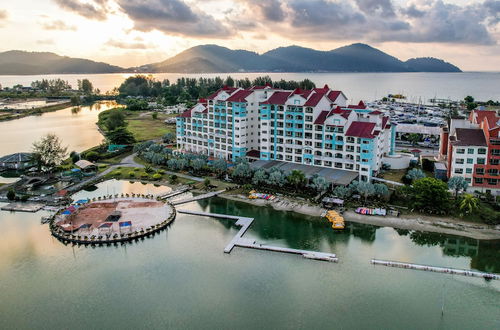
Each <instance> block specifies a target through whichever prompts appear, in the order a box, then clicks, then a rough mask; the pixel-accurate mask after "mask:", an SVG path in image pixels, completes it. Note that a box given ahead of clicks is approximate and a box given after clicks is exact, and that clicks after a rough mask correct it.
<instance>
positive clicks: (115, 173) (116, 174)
mask: <svg viewBox="0 0 500 330" xmlns="http://www.w3.org/2000/svg"><path fill="white" fill-rule="evenodd" d="M121 175H122V171H118V170H116V171H114V172H113V176H121Z"/></svg>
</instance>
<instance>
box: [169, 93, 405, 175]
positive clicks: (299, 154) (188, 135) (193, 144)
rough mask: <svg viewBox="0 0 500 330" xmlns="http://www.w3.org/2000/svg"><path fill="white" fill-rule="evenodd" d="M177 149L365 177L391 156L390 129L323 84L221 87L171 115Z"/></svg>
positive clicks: (373, 114)
mask: <svg viewBox="0 0 500 330" xmlns="http://www.w3.org/2000/svg"><path fill="white" fill-rule="evenodd" d="M176 124H177V145H178V148H179V149H180V150H182V151H184V152H192V153H203V154H207V155H209V156H211V157H218V158H223V159H226V160H228V161H235V160H237V159H238V158H248V159H249V160H261V161H281V162H287V163H294V164H302V165H307V166H315V167H323V168H330V169H338V170H346V171H350V172H355V173H357V174H358V176H359V178H360V179H361V180H370V178H371V177H372V176H373V175H376V174H377V173H378V171H379V170H380V168H381V166H382V160H383V157H384V156H385V155H388V154H393V153H394V147H395V135H396V134H395V133H396V130H395V126H394V125H392V124H391V123H390V121H389V117H387V116H384V114H383V113H381V112H379V111H371V110H369V109H367V108H366V107H365V105H364V104H363V102H360V103H359V104H358V105H347V98H346V96H345V95H344V93H342V92H341V91H335V90H331V89H330V88H329V87H328V86H327V85H325V86H324V87H323V88H315V89H312V90H301V89H296V90H281V89H276V88H272V87H270V86H254V87H252V88H249V89H242V88H233V87H224V88H222V89H220V90H218V91H217V92H215V93H214V94H212V95H210V96H209V97H208V98H207V99H201V100H200V101H199V103H198V104H196V105H195V106H194V107H192V108H191V109H189V110H187V111H185V112H184V113H182V114H181V115H180V116H179V117H177V123H176Z"/></svg>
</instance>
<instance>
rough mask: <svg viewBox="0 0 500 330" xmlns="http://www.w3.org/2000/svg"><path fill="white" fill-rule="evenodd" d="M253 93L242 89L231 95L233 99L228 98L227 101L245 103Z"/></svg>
mask: <svg viewBox="0 0 500 330" xmlns="http://www.w3.org/2000/svg"><path fill="white" fill-rule="evenodd" d="M252 93H253V91H251V90H246V89H241V90H239V91H237V92H236V93H234V94H233V95H231V97H230V98H228V99H227V101H228V102H245V101H246V98H247V97H248V96H249V95H250V94H252Z"/></svg>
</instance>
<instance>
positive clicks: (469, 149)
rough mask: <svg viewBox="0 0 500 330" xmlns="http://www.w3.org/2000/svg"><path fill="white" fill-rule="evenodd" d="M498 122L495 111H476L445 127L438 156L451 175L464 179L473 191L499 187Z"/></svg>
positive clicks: (499, 151)
mask: <svg viewBox="0 0 500 330" xmlns="http://www.w3.org/2000/svg"><path fill="white" fill-rule="evenodd" d="M499 123H500V117H498V115H497V112H496V111H487V110H473V111H471V113H470V115H469V118H468V119H452V120H451V121H450V125H449V127H443V128H442V133H441V145H440V150H439V152H440V155H439V156H440V158H441V159H442V160H445V161H446V164H447V176H448V178H451V177H455V176H459V177H463V178H465V180H466V181H467V183H468V184H469V190H470V191H481V192H488V191H489V192H491V193H493V192H495V193H496V192H498V191H499V190H500V180H499V179H498V176H499V174H500V136H499V132H500V126H499Z"/></svg>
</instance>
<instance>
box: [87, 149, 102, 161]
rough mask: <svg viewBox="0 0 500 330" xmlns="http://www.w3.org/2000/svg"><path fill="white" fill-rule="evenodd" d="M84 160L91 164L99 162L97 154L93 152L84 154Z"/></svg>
mask: <svg viewBox="0 0 500 330" xmlns="http://www.w3.org/2000/svg"><path fill="white" fill-rule="evenodd" d="M84 158H85V159H87V160H89V161H91V162H95V161H97V160H99V154H98V153H97V152H95V151H89V152H87V153H86V154H85V156H84Z"/></svg>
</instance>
